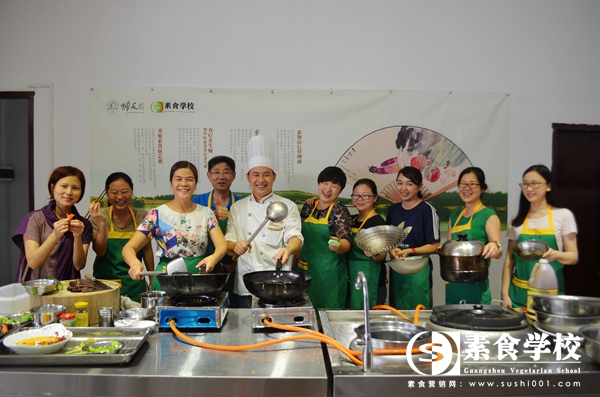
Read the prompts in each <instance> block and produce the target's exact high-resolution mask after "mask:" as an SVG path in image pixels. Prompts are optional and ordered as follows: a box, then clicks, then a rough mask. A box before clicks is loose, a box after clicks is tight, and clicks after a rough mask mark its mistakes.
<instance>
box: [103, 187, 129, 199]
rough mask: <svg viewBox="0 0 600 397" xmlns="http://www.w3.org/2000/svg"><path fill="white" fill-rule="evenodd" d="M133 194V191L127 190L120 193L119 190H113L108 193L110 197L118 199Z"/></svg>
mask: <svg viewBox="0 0 600 397" xmlns="http://www.w3.org/2000/svg"><path fill="white" fill-rule="evenodd" d="M129 194H131V190H130V189H127V190H121V191H120V192H119V191H118V190H111V191H109V192H108V195H109V196H111V197H118V196H119V195H121V196H127V195H129Z"/></svg>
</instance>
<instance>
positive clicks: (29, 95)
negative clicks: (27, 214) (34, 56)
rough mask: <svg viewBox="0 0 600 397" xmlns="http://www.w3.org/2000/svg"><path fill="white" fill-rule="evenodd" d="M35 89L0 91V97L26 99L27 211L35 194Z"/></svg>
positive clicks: (31, 208)
mask: <svg viewBox="0 0 600 397" xmlns="http://www.w3.org/2000/svg"><path fill="white" fill-rule="evenodd" d="M34 96H35V91H0V99H26V100H27V131H28V132H27V133H28V136H27V142H28V144H27V147H28V150H27V167H28V168H29V170H28V175H27V178H28V180H29V211H33V210H34V206H35V194H34V188H35V183H34V169H33V165H34V164H33V154H34V153H33V97H34Z"/></svg>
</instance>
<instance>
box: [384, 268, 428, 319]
mask: <svg viewBox="0 0 600 397" xmlns="http://www.w3.org/2000/svg"><path fill="white" fill-rule="evenodd" d="M429 270H430V269H429V264H428V265H427V266H425V267H424V268H423V269H422V270H421V271H420V272H418V273H415V274H409V275H406V274H400V273H398V272H396V271H394V270H393V269H392V270H391V271H390V305H391V306H392V307H394V308H396V309H405V310H414V309H415V308H416V307H417V305H423V306H425V307H426V308H427V309H429V308H430V307H429V302H430V298H429Z"/></svg>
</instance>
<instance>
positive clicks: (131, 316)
mask: <svg viewBox="0 0 600 397" xmlns="http://www.w3.org/2000/svg"><path fill="white" fill-rule="evenodd" d="M119 318H120V319H122V320H130V321H135V320H154V310H153V309H143V308H139V307H134V308H132V309H127V310H121V311H120V312H119Z"/></svg>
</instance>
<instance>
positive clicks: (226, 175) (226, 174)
mask: <svg viewBox="0 0 600 397" xmlns="http://www.w3.org/2000/svg"><path fill="white" fill-rule="evenodd" d="M210 174H211V175H212V176H216V177H217V178H218V177H220V176H221V175H223V176H224V177H225V178H229V177H230V176H231V175H233V171H229V170H225V171H211V172H210Z"/></svg>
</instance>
